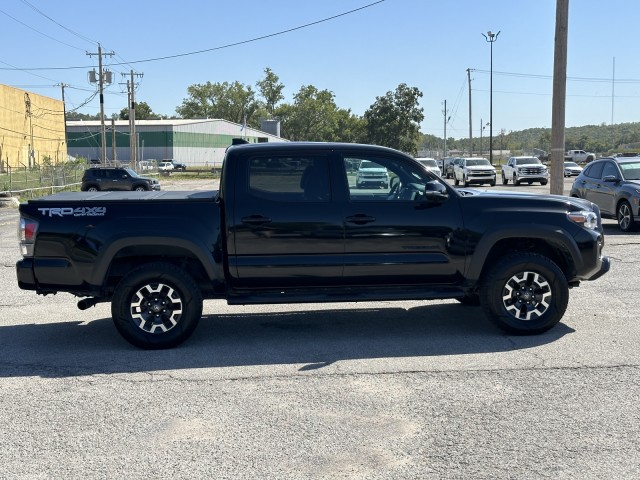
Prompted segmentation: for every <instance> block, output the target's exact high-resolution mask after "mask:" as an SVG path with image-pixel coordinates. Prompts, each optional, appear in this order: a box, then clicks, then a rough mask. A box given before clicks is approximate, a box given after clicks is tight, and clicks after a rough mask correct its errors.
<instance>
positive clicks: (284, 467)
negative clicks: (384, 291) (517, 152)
mask: <svg viewBox="0 0 640 480" xmlns="http://www.w3.org/2000/svg"><path fill="white" fill-rule="evenodd" d="M567 184H568V185H570V181H569V180H567V181H566V182H565V185H567ZM208 187H209V182H208V181H207V182H205V181H202V183H199V184H185V183H184V182H180V183H179V184H176V185H171V183H170V181H169V180H168V181H167V182H166V183H165V182H163V188H177V189H183V188H208ZM489 188H490V187H489ZM495 188H505V189H507V188H508V189H514V188H518V189H521V190H533V191H538V192H548V186H546V187H540V186H539V185H537V186H530V187H529V186H520V187H514V186H512V185H511V184H510V185H508V186H505V187H502V186H499V187H495ZM565 191H566V192H567V193H568V189H567V188H565ZM17 218H18V217H17V210H15V209H10V208H4V209H0V292H2V296H1V298H0V392H1V395H0V425H1V428H0V445H2V448H0V465H2V467H1V472H2V473H0V477H2V478H81V477H87V478H145V479H147V478H220V479H223V478H230V479H231V478H233V479H237V478H278V479H288V478H292V479H298V478H300V479H302V478H327V479H334V478H372V479H408V478H434V479H440V478H473V479H475V478H510V479H511V478H518V479H521V478H577V479H602V478H640V452H639V449H638V444H639V441H640V407H639V406H638V399H639V398H640V349H639V348H638V345H639V343H640V315H639V314H638V311H637V305H638V302H637V283H638V264H639V263H640V234H639V233H632V234H624V233H622V232H620V231H619V230H618V228H617V226H616V224H615V222H614V221H611V220H605V221H604V223H605V234H606V240H605V243H606V247H605V253H606V254H607V255H608V256H610V257H611V259H612V267H611V271H610V272H609V273H608V274H607V275H605V276H604V277H602V278H601V279H599V280H597V281H595V282H586V283H583V284H582V285H581V286H580V287H579V288H577V289H573V290H572V291H571V294H570V301H569V308H568V310H567V312H566V314H565V316H564V318H563V321H562V322H561V323H560V324H559V325H558V326H557V327H555V328H554V329H552V330H551V331H549V332H547V333H545V334H543V335H538V336H532V337H517V336H510V335H506V334H504V333H503V332H501V331H499V330H497V329H496V328H494V327H493V326H492V325H491V324H490V323H489V322H488V321H487V320H486V319H485V318H484V315H483V313H482V311H481V310H480V309H478V308H473V307H465V306H462V305H460V304H459V303H458V302H456V301H429V302H379V303H359V304H351V303H349V304H324V305H291V306H286V305H284V306H283V305H279V306H252V307H230V306H227V305H226V304H225V303H224V302H220V301H208V302H205V310H204V317H203V319H202V322H201V323H200V326H199V327H198V329H197V330H196V332H195V334H194V335H193V337H192V338H191V339H190V340H188V341H187V342H186V343H185V344H184V345H182V346H181V347H179V348H176V349H173V350H169V351H151V352H147V351H141V350H137V349H135V348H134V347H132V346H130V345H129V344H128V343H126V342H125V341H124V340H123V339H121V338H120V336H119V335H118V333H117V332H116V330H115V328H114V327H113V325H112V323H111V319H110V310H109V306H108V305H104V304H101V305H98V306H96V307H95V308H91V309H89V310H87V311H80V310H78V309H77V308H76V299H74V297H72V296H70V295H67V294H60V295H56V296H49V297H42V296H37V295H35V294H34V293H32V292H26V291H22V290H20V289H18V287H17V285H16V281H15V272H14V264H15V262H16V260H17V259H18V258H19V253H18V249H17V240H16V222H17Z"/></svg>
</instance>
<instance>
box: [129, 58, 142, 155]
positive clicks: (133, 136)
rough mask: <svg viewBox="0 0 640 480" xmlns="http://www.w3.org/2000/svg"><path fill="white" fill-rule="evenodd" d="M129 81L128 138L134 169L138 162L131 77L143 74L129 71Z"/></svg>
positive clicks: (134, 90)
mask: <svg viewBox="0 0 640 480" xmlns="http://www.w3.org/2000/svg"><path fill="white" fill-rule="evenodd" d="M130 75H131V80H127V86H128V90H129V134H130V135H129V138H130V145H131V162H132V163H133V166H134V167H135V165H136V162H137V161H138V137H137V135H136V93H135V92H136V84H135V82H134V81H133V77H134V75H135V76H138V77H142V76H143V75H144V74H143V73H134V71H133V70H131V73H130Z"/></svg>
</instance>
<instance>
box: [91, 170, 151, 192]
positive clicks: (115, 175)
mask: <svg viewBox="0 0 640 480" xmlns="http://www.w3.org/2000/svg"><path fill="white" fill-rule="evenodd" d="M80 189H81V190H82V191H83V192H98V191H100V190H135V191H137V192H142V191H145V190H160V182H158V180H156V179H154V178H147V177H140V176H139V175H138V174H137V173H136V172H134V171H133V170H131V169H130V168H118V167H100V168H88V169H86V170H85V171H84V175H83V176H82V186H81V187H80Z"/></svg>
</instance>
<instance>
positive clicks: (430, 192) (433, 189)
mask: <svg viewBox="0 0 640 480" xmlns="http://www.w3.org/2000/svg"><path fill="white" fill-rule="evenodd" d="M424 198H425V199H427V200H430V201H434V202H443V201H444V200H446V199H447V198H449V192H448V191H447V187H445V186H444V185H442V184H441V183H440V182H438V181H437V180H432V181H430V182H427V183H426V184H425V186H424Z"/></svg>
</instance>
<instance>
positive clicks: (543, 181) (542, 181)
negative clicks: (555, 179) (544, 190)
mask: <svg viewBox="0 0 640 480" xmlns="http://www.w3.org/2000/svg"><path fill="white" fill-rule="evenodd" d="M547 183H548V181H547V180H540V185H546V184H547Z"/></svg>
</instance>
